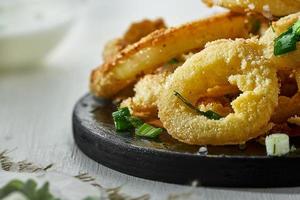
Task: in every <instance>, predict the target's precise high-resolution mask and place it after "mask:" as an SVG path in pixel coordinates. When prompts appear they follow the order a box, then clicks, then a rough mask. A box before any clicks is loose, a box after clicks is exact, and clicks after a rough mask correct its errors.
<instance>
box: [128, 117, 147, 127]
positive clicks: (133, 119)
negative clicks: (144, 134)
mask: <svg viewBox="0 0 300 200" xmlns="http://www.w3.org/2000/svg"><path fill="white" fill-rule="evenodd" d="M127 119H128V121H129V122H130V123H131V124H132V126H133V127H134V128H139V127H140V126H142V125H143V124H144V122H143V121H142V120H141V119H139V118H137V117H134V116H131V117H128V118H127Z"/></svg>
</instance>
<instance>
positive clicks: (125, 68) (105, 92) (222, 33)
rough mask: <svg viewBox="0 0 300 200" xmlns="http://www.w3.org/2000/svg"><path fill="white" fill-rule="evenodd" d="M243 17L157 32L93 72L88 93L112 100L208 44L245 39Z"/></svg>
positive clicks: (229, 16)
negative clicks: (136, 83) (142, 77)
mask: <svg viewBox="0 0 300 200" xmlns="http://www.w3.org/2000/svg"><path fill="white" fill-rule="evenodd" d="M244 20H245V16H238V15H234V14H231V13H227V14H219V15H215V16H212V17H209V18H207V19H202V20H199V21H195V22H193V23H189V24H185V25H183V26H180V27H178V28H170V29H166V30H158V31H155V32H153V33H151V34H150V35H148V36H146V37H144V38H142V39H141V40H140V41H139V42H137V43H134V44H132V45H129V46H128V47H126V48H125V49H124V50H122V51H121V52H120V54H118V55H117V56H116V57H115V59H113V60H112V61H110V62H106V63H104V64H103V65H102V66H100V67H98V68H97V69H95V70H93V71H92V74H91V79H90V89H91V92H92V93H93V94H94V95H95V96H102V97H105V98H111V97H112V96H114V95H115V94H116V93H117V92H118V91H120V90H121V89H122V88H124V87H126V86H127V85H128V84H130V83H132V82H135V81H136V80H137V79H138V77H140V76H141V75H143V74H148V73H150V72H152V71H154V70H155V69H156V68H157V67H159V66H160V65H161V64H163V63H165V62H167V61H169V60H170V59H172V58H173V57H175V56H177V55H180V54H182V53H186V52H189V51H191V50H194V49H199V48H203V47H204V45H205V44H206V43H207V42H208V41H213V40H216V39H220V38H236V37H245V36H247V34H248V31H247V28H245V23H244Z"/></svg>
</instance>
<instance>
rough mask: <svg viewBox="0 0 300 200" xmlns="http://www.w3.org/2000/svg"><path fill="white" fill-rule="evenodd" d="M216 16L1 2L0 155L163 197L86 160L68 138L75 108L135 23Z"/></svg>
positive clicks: (125, 0)
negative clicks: (106, 53) (107, 51)
mask: <svg viewBox="0 0 300 200" xmlns="http://www.w3.org/2000/svg"><path fill="white" fill-rule="evenodd" d="M220 10H221V9H207V8H206V7H205V6H204V5H203V4H202V3H201V1H200V0H163V1H162V0H94V1H93V0H0V152H1V150H4V149H7V150H9V151H10V154H9V155H10V156H11V157H13V158H14V159H15V160H24V159H27V160H29V161H31V162H33V163H36V164H39V165H41V166H46V165H48V164H49V163H54V164H55V169H56V170H58V171H61V172H66V173H68V174H78V172H80V171H83V172H88V173H89V174H90V175H92V176H96V177H97V178H98V179H99V180H101V183H102V184H103V185H104V186H107V187H110V186H113V187H115V186H119V185H122V184H125V183H126V188H127V190H128V191H129V192H132V193H137V194H143V193H147V192H149V188H152V189H151V191H161V185H158V184H156V183H155V182H151V181H147V180H142V179H138V178H135V177H131V176H127V175H125V174H121V173H118V172H115V171H113V170H110V169H108V168H106V167H104V166H101V165H99V164H98V163H96V162H94V161H92V160H91V159H89V158H87V157H86V156H85V155H83V154H82V153H81V152H80V151H79V150H78V149H77V147H76V145H75V144H74V142H73V138H72V127H71V117H72V110H73V106H74V105H75V103H76V101H77V100H78V99H79V98H80V97H81V96H83V95H84V94H86V93H87V92H88V82H89V74H90V72H91V70H92V69H93V68H95V67H96V66H98V65H99V64H101V62H102V61H101V60H102V58H101V53H102V49H103V46H104V44H105V42H107V41H108V40H110V39H113V38H116V37H119V36H121V35H122V34H123V33H124V32H125V31H126V29H127V27H128V26H129V25H130V24H131V23H132V22H134V21H139V20H142V19H144V18H149V19H155V18H157V17H162V18H164V19H165V21H166V23H167V25H169V26H175V25H179V24H182V23H185V22H187V21H190V20H195V19H198V18H200V17H204V16H206V15H209V14H212V13H214V12H218V11H220ZM133 180H137V181H138V182H137V183H135V182H134V181H133ZM144 183H147V185H146V187H143V184H144ZM176 188H177V186H176ZM177 189H178V190H179V191H181V190H182V188H181V187H180V186H178V188H177ZM170 191H171V192H173V191H175V189H174V188H172V189H171V188H169V190H167V189H165V193H166V194H165V195H167V194H168V193H169V192H170ZM160 193H161V192H160ZM153 195H154V196H155V195H158V196H159V195H161V194H159V193H157V194H155V193H154V194H153Z"/></svg>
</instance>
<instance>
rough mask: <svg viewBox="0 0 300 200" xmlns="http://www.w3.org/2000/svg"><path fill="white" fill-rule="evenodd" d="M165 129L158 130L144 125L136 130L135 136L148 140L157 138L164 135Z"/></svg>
mask: <svg viewBox="0 0 300 200" xmlns="http://www.w3.org/2000/svg"><path fill="white" fill-rule="evenodd" d="M162 131H163V129H161V128H156V127H154V126H151V125H150V124H146V123H144V124H143V125H142V126H140V127H139V128H137V129H136V130H135V134H136V135H138V136H142V137H147V138H156V137H157V136H158V135H160V134H161V133H162Z"/></svg>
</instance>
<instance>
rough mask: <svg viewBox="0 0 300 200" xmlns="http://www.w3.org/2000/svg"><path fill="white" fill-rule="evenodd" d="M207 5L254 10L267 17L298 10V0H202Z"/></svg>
mask: <svg viewBox="0 0 300 200" xmlns="http://www.w3.org/2000/svg"><path fill="white" fill-rule="evenodd" d="M202 1H203V2H204V3H206V4H207V5H208V6H213V5H217V6H222V7H225V8H228V9H230V10H232V11H235V12H240V13H243V12H247V11H255V12H259V13H261V14H263V15H264V16H266V17H268V18H272V16H278V17H281V16H286V15H289V14H293V13H296V12H299V11H300V1H299V0H202Z"/></svg>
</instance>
